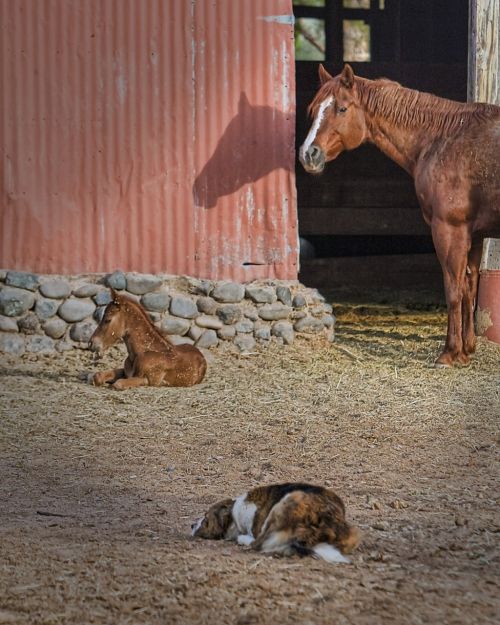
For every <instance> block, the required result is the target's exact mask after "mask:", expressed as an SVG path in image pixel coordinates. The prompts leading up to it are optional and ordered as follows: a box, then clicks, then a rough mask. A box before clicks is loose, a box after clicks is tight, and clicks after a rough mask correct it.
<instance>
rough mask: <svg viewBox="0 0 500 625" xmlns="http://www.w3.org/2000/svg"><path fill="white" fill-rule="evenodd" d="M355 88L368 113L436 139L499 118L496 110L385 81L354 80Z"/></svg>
mask: <svg viewBox="0 0 500 625" xmlns="http://www.w3.org/2000/svg"><path fill="white" fill-rule="evenodd" d="M356 84H357V87H358V92H359V95H360V99H361V101H362V102H363V104H364V105H365V106H366V108H367V110H368V111H370V112H371V113H373V114H375V115H380V116H383V117H385V118H386V119H389V120H390V121H392V122H394V123H396V124H398V125H401V126H404V127H406V128H425V129H426V130H429V131H430V132H432V133H435V134H436V135H439V136H447V135H450V134H453V133H454V132H455V131H457V130H459V129H460V128H461V127H462V126H464V125H467V126H470V125H471V124H476V123H479V122H483V121H485V120H487V119H492V118H495V117H499V109H498V107H495V106H492V105H490V104H482V103H477V102H474V103H465V102H455V101H454V100H447V99H445V98H440V97H438V96H435V95H432V94H430V93H424V92H422V91H416V90H414V89H407V88H406V87H402V86H401V85H400V84H399V83H397V82H393V81H390V80H386V79H381V80H375V81H365V80H357V81H356Z"/></svg>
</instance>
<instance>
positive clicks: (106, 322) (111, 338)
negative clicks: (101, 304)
mask: <svg viewBox="0 0 500 625" xmlns="http://www.w3.org/2000/svg"><path fill="white" fill-rule="evenodd" d="M111 297H112V300H111V301H110V302H109V304H108V305H107V306H106V310H105V311H104V315H103V316H102V319H101V322H100V323H99V325H98V326H97V328H96V330H95V332H94V334H93V335H92V336H91V337H90V341H89V347H90V349H91V350H92V351H93V352H97V353H100V352H103V351H104V350H105V349H107V348H108V347H111V346H112V345H114V344H115V343H117V342H118V341H119V340H120V339H122V338H123V337H124V335H125V333H126V331H127V325H126V320H125V315H124V312H125V307H126V304H127V300H126V298H124V297H122V296H121V295H119V294H118V293H117V292H116V291H115V290H114V289H111Z"/></svg>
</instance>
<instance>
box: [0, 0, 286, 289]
mask: <svg viewBox="0 0 500 625" xmlns="http://www.w3.org/2000/svg"><path fill="white" fill-rule="evenodd" d="M292 22H293V18H292V6H291V0H252V1H251V2H249V1H248V0H168V1H167V0H0V29H1V42H0V44H1V49H0V57H1V58H0V84H1V89H2V92H1V96H0V107H1V121H0V152H1V168H2V169H1V172H0V210H1V219H2V222H1V223H2V231H1V234H0V237H1V238H0V241H1V243H0V244H1V249H0V267H4V268H15V269H24V270H32V271H38V272H44V273H68V274H74V273H81V272H101V271H111V270H113V269H116V268H121V269H123V270H129V271H131V270H135V271H141V272H155V273H156V272H165V273H172V274H188V275H194V276H199V277H208V278H212V279H234V280H239V281H248V280H252V279H255V278H280V279H293V278H296V275H297V251H298V250H297V238H298V237H297V217H296V197H295V178H294V166H295V154H294V134H295V85H294V57H293V24H292Z"/></svg>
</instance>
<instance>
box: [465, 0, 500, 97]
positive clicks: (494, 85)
mask: <svg viewBox="0 0 500 625" xmlns="http://www.w3.org/2000/svg"><path fill="white" fill-rule="evenodd" d="M469 7H470V8H469V22H470V24H469V80H468V99H469V101H472V102H490V103H492V104H498V105H500V43H499V36H500V0H470V5H469Z"/></svg>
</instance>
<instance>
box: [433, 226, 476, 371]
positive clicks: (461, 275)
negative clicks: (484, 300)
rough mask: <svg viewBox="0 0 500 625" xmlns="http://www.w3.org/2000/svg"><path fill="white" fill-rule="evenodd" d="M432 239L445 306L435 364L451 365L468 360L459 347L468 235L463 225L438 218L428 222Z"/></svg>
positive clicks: (468, 243)
mask: <svg viewBox="0 0 500 625" xmlns="http://www.w3.org/2000/svg"><path fill="white" fill-rule="evenodd" d="M432 240H433V241H434V247H435V248H436V253H437V256H438V259H439V262H440V263H441V268H442V270H443V278H444V290H445V295H446V304H447V307H448V332H447V335H446V343H445V346H444V349H443V351H442V352H441V354H440V355H439V357H438V359H437V360H436V367H451V366H453V364H454V363H455V362H460V363H462V364H466V363H467V362H468V360H469V357H468V355H467V354H465V352H464V349H463V339H462V327H463V325H462V300H463V294H464V289H465V288H466V269H467V254H468V252H469V249H470V235H469V232H468V230H467V227H466V226H465V225H464V226H462V227H459V228H457V227H453V226H450V225H449V224H446V223H444V222H442V221H439V220H436V222H433V223H432Z"/></svg>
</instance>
